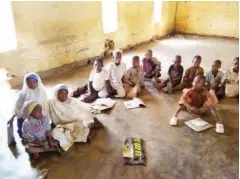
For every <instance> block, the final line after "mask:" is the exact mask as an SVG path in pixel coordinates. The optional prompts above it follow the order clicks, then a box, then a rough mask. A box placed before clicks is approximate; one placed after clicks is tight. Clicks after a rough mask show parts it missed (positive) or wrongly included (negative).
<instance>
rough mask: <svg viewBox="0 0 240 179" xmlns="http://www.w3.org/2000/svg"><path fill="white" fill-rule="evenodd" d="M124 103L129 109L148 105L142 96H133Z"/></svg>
mask: <svg viewBox="0 0 240 179" xmlns="http://www.w3.org/2000/svg"><path fill="white" fill-rule="evenodd" d="M124 105H125V106H126V108H128V109H133V108H139V107H146V105H145V104H144V102H143V101H142V100H141V99H140V98H136V97H135V98H133V99H132V100H130V101H124Z"/></svg>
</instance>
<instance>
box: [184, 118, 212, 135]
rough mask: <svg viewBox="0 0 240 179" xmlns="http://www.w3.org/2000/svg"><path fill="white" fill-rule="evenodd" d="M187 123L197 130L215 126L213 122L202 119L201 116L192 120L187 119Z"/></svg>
mask: <svg viewBox="0 0 240 179" xmlns="http://www.w3.org/2000/svg"><path fill="white" fill-rule="evenodd" d="M185 124H186V125H187V126H188V127H190V128H191V129H193V130H195V131H197V132H200V131H203V130H206V129H208V128H211V127H213V125H212V124H209V123H208V122H206V121H204V120H202V119H201V118H196V119H193V120H190V121H186V122H185Z"/></svg>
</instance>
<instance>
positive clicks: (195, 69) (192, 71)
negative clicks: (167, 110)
mask: <svg viewBox="0 0 240 179" xmlns="http://www.w3.org/2000/svg"><path fill="white" fill-rule="evenodd" d="M201 61H202V57H201V56H199V55H196V56H195V57H194V58H193V61H192V67H190V68H188V69H187V70H186V71H185V74H184V77H183V81H182V83H180V84H179V85H177V86H176V87H174V88H173V90H182V89H183V88H191V87H192V82H193V80H194V78H195V77H196V76H198V75H203V74H204V71H203V68H202V67H200V64H201Z"/></svg>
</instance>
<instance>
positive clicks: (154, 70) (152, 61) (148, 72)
mask: <svg viewBox="0 0 240 179" xmlns="http://www.w3.org/2000/svg"><path fill="white" fill-rule="evenodd" d="M142 63H143V73H144V78H147V79H152V78H154V79H155V80H156V82H160V80H159V79H158V78H159V77H160V76H161V73H160V72H161V63H160V62H159V61H158V60H157V59H156V58H154V57H153V56H152V50H148V51H147V53H146V55H145V57H144V58H143V60H142Z"/></svg>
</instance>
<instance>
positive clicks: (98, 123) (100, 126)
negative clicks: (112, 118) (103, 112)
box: [93, 117, 104, 128]
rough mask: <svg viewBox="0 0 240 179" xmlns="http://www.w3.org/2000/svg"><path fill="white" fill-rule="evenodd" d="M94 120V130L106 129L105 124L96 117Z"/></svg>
mask: <svg viewBox="0 0 240 179" xmlns="http://www.w3.org/2000/svg"><path fill="white" fill-rule="evenodd" d="M93 120H94V126H93V128H103V127H104V126H103V124H102V123H101V122H100V121H99V120H98V119H97V118H96V117H94V118H93Z"/></svg>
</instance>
